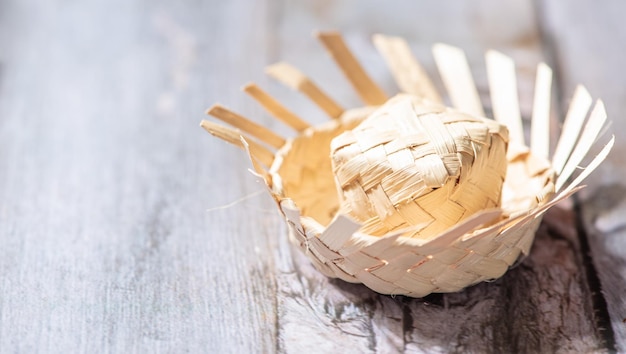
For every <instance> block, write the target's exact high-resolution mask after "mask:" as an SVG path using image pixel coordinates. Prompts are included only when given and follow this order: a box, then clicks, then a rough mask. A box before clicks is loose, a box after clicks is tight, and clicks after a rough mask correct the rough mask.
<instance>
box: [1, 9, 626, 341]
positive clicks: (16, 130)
mask: <svg viewBox="0 0 626 354" xmlns="http://www.w3.org/2000/svg"><path fill="white" fill-rule="evenodd" d="M624 14H626V2H623V1H620V0H614V1H604V2H597V1H591V0H573V1H557V0H551V1H535V2H532V1H525V0H516V1H507V2H504V1H498V0H481V1H472V2H457V1H438V2H406V1H399V0H398V1H385V2H381V1H375V0H368V1H348V0H345V1H267V0H265V1H252V0H250V1H246V0H233V1H204V2H201V1H164V0H154V1H153V0H137V1H126V0H106V1H105V0H94V1H89V2H79V1H61V0H4V1H0V352H3V353H17V352H22V353H35V352H54V353H56V352H58V353H69V352H84V353H98V352H119V353H130V352H147V353H152V352H191V353H196V352H215V353H255V352H286V353H305V352H306V353H308V352H336V353H351V352H353V353H367V352H381V353H393V352H403V351H404V352H427V353H432V352H486V353H487V352H494V353H504V352H612V351H618V352H626V179H625V177H626V163H625V160H624V156H625V154H626V145H625V142H626V133H625V131H626V119H624V115H625V114H626V71H625V67H626V66H625V63H626V45H625V44H626V26H625V25H624V23H623V21H624ZM315 29H337V30H340V31H342V32H343V33H344V35H345V38H346V41H347V42H348V44H349V46H350V47H351V48H352V49H354V51H355V52H356V53H357V54H358V56H359V58H360V59H362V61H363V64H364V66H365V68H366V69H367V71H368V72H369V73H370V74H371V75H372V76H373V77H374V78H375V79H376V80H377V81H378V82H380V83H382V85H383V87H384V88H385V90H387V91H388V92H390V93H392V92H394V91H395V90H397V89H396V88H395V87H394V84H393V82H392V80H391V75H390V74H389V72H388V70H387V68H386V67H385V65H384V63H383V60H382V58H381V57H380V55H378V54H377V53H376V52H375V49H374V47H373V46H372V44H371V42H370V37H371V35H372V34H374V33H378V32H380V33H386V34H392V35H400V36H403V37H405V38H406V39H407V40H408V41H409V43H410V45H411V48H412V50H413V51H414V53H415V55H416V56H417V57H418V58H420V60H421V61H422V63H423V64H424V66H425V67H426V69H427V70H428V71H429V72H430V73H435V65H434V62H433V59H432V55H431V54H430V46H431V45H432V44H433V43H435V42H439V41H441V42H446V43H450V44H453V45H456V46H459V47H461V48H463V49H465V50H466V52H467V55H468V57H469V59H470V65H471V67H472V70H473V71H474V72H475V76H476V81H477V84H478V86H479V88H480V91H481V94H484V95H487V89H486V82H487V80H486V75H485V69H484V57H483V52H484V51H485V50H486V49H489V48H495V49H498V50H500V51H502V52H504V53H506V54H508V55H510V56H512V57H513V58H514V59H515V61H516V63H517V65H518V69H519V72H520V77H519V80H520V88H521V91H520V96H521V101H522V108H523V109H524V114H526V115H528V113H529V110H530V99H531V97H532V91H533V88H532V83H533V80H534V74H535V66H536V65H537V63H538V62H540V61H546V62H547V63H549V64H550V65H551V66H552V67H553V68H554V69H555V74H556V82H555V86H556V87H555V93H556V99H555V101H554V102H553V103H554V113H555V114H559V115H560V116H562V114H563V111H564V110H565V109H566V107H567V104H568V100H569V97H571V94H572V93H573V91H574V88H575V86H576V84H578V83H583V84H585V85H586V87H587V88H588V89H589V91H590V92H591V94H592V95H593V97H594V98H597V97H601V98H602V99H603V100H604V102H605V104H606V107H607V110H608V113H609V117H610V118H611V119H612V120H613V130H614V132H615V134H616V136H617V144H616V147H615V149H614V152H613V154H612V155H611V156H610V157H609V159H608V160H607V162H606V164H605V165H604V166H603V167H602V168H601V169H600V170H599V171H597V172H596V173H595V174H594V175H593V176H592V177H591V178H590V179H589V180H588V184H589V187H588V188H587V189H586V190H585V191H584V192H583V193H581V194H580V195H579V196H578V198H577V199H576V200H575V203H570V204H565V205H564V206H562V207H561V208H557V209H554V210H553V211H551V212H550V213H549V214H548V215H547V216H546V218H545V221H544V223H543V224H542V226H541V228H540V230H539V233H538V237H537V239H536V242H535V244H534V246H533V249H532V253H531V255H530V256H529V257H528V258H526V259H525V260H524V261H523V262H522V263H521V264H520V265H519V266H518V267H516V268H514V269H512V270H511V271H509V272H508V273H507V274H506V275H505V276H504V277H503V278H501V279H499V280H497V281H494V282H491V283H483V284H479V285H476V286H473V287H471V288H469V289H467V290H465V291H462V292H460V293H454V294H445V295H441V294H435V295H430V296H428V297H426V298H423V299H411V298H405V297H402V296H398V297H390V296H382V295H378V294H376V293H373V292H372V291H370V290H368V289H367V288H365V287H364V286H361V285H353V284H347V283H344V282H341V281H337V280H333V279H328V278H326V277H324V276H321V275H320V274H318V273H317V272H316V271H315V270H314V269H313V268H312V266H311V265H310V264H309V262H308V260H307V259H306V258H305V257H304V256H303V255H301V254H300V253H299V252H297V251H296V250H295V249H292V248H291V247H290V246H289V244H288V242H287V236H286V228H285V226H284V225H283V224H282V223H281V219H280V217H279V216H278V214H277V211H276V210H275V207H274V206H273V205H272V201H271V200H270V197H269V196H268V195H266V194H264V193H259V192H258V191H259V190H262V188H261V186H260V185H259V184H258V183H257V181H256V180H255V179H254V178H253V177H252V176H251V175H250V174H249V173H247V172H246V169H247V168H248V161H247V159H246V157H245V155H244V153H242V152H241V151H240V150H238V149H236V148H234V147H231V146H228V145H226V144H224V143H222V142H220V141H218V140H216V139H213V138H211V137H209V136H208V135H207V134H206V133H205V132H204V131H203V130H202V129H200V128H199V127H198V123H199V121H200V120H201V119H203V118H204V115H203V112H204V110H205V109H206V108H208V107H209V106H210V105H211V104H212V103H213V102H216V101H219V102H221V103H223V104H225V105H228V106H230V107H235V108H236V109H237V110H238V111H239V112H241V113H244V114H246V115H247V116H249V117H253V118H254V119H255V120H256V121H258V122H261V123H263V124H266V125H269V126H272V127H275V128H276V129H279V130H280V129H283V128H281V127H279V126H278V125H279V124H278V123H276V122H274V121H273V120H272V119H271V118H270V117H269V116H268V115H267V114H265V113H264V112H263V111H262V109H261V108H259V107H258V106H257V105H256V104H255V103H254V102H253V101H252V100H251V99H250V98H249V97H246V95H245V94H243V93H241V92H240V91H239V88H240V87H241V85H243V84H244V83H246V82H248V81H251V80H253V81H256V82H258V83H259V84H261V85H262V86H263V87H265V88H267V89H268V90H269V91H271V92H272V94H273V95H274V96H276V97H278V98H280V99H282V100H284V101H285V102H288V105H289V107H291V108H293V109H294V110H297V111H298V113H300V114H301V115H302V116H304V117H306V118H307V120H309V121H310V122H321V121H323V120H324V119H325V118H324V117H323V114H322V112H320V111H319V110H318V109H317V108H316V107H313V106H312V105H311V103H309V102H307V101H305V100H304V99H303V98H302V97H300V96H298V95H296V94H294V93H293V92H291V91H289V90H288V89H285V88H284V87H281V86H279V85H278V84H276V83H274V82H271V81H270V80H268V79H267V78H266V77H264V76H263V67H264V66H265V65H267V64H271V63H273V62H275V61H277V60H279V59H286V60H288V61H290V62H292V63H295V64H297V65H298V66H299V67H300V68H302V69H303V70H304V71H306V72H307V73H309V74H311V76H314V77H315V78H316V79H317V81H318V82H319V83H320V85H321V86H322V87H324V88H325V89H326V90H327V91H328V92H329V93H331V94H332V95H333V96H334V97H337V98H338V100H339V101H340V102H341V103H342V104H343V105H345V106H356V105H357V104H358V101H357V98H356V97H355V95H354V94H353V93H352V91H351V90H350V89H349V86H348V84H347V82H346V81H345V80H343V78H342V77H341V73H340V72H339V71H338V69H337V68H336V67H335V66H334V64H333V63H332V61H331V59H330V58H329V57H328V55H327V54H326V53H325V51H324V50H323V49H322V47H321V46H320V44H319V43H318V42H317V41H315V40H314V39H313V38H311V32H312V31H313V30H315ZM437 84H438V85H441V84H440V82H439V81H438V82H437ZM232 205H236V207H235V206H232Z"/></svg>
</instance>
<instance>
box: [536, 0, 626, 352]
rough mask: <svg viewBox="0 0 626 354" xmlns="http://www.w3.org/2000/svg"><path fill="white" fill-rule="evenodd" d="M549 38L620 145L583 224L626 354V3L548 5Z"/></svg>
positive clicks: (591, 192)
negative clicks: (601, 109) (599, 106)
mask: <svg viewBox="0 0 626 354" xmlns="http://www.w3.org/2000/svg"><path fill="white" fill-rule="evenodd" d="M544 5H545V6H544V10H545V11H544V16H545V21H544V22H545V23H546V24H547V26H546V32H547V35H548V36H550V37H551V38H552V44H553V48H552V50H553V51H554V56H555V58H556V59H557V61H558V63H559V67H560V68H561V72H562V87H563V91H564V92H565V93H568V94H571V92H572V91H573V90H574V85H576V84H577V83H584V84H585V85H586V86H587V87H588V89H589V91H590V93H591V94H592V95H593V97H595V98H598V97H599V98H602V100H603V101H604V102H605V105H606V109H607V112H608V115H609V118H611V119H612V120H613V127H612V133H614V134H615V136H616V146H615V148H614V150H613V153H612V154H611V155H610V156H609V157H608V159H607V162H606V163H605V164H604V165H603V166H601V167H600V170H599V171H598V172H597V173H595V174H593V175H592V176H591V178H590V179H589V182H588V184H589V188H588V190H587V191H584V193H582V195H583V198H582V200H583V204H582V211H583V219H584V224H585V227H586V229H587V233H588V240H589V245H590V252H591V256H592V258H593V262H594V264H595V266H596V268H597V271H598V278H599V280H600V283H601V287H602V294H603V295H604V299H605V300H606V302H607V305H608V306H607V307H608V310H609V314H610V317H611V325H612V330H613V333H614V338H615V343H616V349H617V350H619V351H620V352H626V295H625V294H626V228H625V227H626V219H625V218H624V215H626V182H625V181H624V176H625V175H626V163H624V154H625V153H626V145H625V143H626V120H625V119H624V112H626V86H625V85H624V82H626V74H625V71H624V63H626V50H625V49H624V45H623V43H624V41H625V40H626V28H624V25H623V21H624V13H626V3H624V2H623V1H607V2H603V3H602V5H601V6H599V4H598V3H597V2H593V1H585V0H577V1H573V2H569V3H568V4H565V3H560V2H546V3H545V4H544Z"/></svg>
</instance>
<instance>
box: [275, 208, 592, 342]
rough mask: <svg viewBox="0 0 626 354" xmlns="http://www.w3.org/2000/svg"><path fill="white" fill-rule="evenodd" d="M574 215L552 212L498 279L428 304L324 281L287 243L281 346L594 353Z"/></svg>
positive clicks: (280, 281) (427, 300) (282, 254)
mask: <svg viewBox="0 0 626 354" xmlns="http://www.w3.org/2000/svg"><path fill="white" fill-rule="evenodd" d="M580 251H581V250H580V247H579V245H578V241H577V232H576V229H575V226H574V214H573V213H572V212H571V211H564V210H562V209H554V210H551V211H550V212H549V213H548V215H547V216H546V222H545V223H544V224H542V226H541V227H540V230H539V233H538V237H537V240H536V242H535V245H534V246H533V249H532V252H531V254H530V256H529V257H528V258H527V259H525V260H524V261H523V262H522V263H521V264H520V265H519V266H518V267H517V268H515V269H513V270H510V271H509V273H507V275H505V276H504V277H503V278H501V279H499V280H497V281H495V282H493V283H483V284H479V285H476V286H474V287H471V288H469V289H466V290H465V291H462V292H459V293H454V294H443V295H441V294H435V295H430V296H428V297H426V298H424V299H410V298H405V297H402V296H398V297H389V296H383V295H377V294H375V293H373V292H371V291H370V290H368V289H367V288H365V287H363V286H361V285H354V284H348V283H345V282H342V281H339V280H331V279H328V278H326V277H324V276H321V275H320V274H319V273H318V272H317V271H316V270H315V269H313V267H312V266H311V265H310V264H309V262H308V260H307V259H306V258H304V256H302V255H301V254H300V253H299V251H297V250H295V249H294V250H293V252H294V253H293V254H291V253H290V250H289V249H285V248H284V247H281V249H280V251H279V257H281V258H283V262H282V264H281V266H279V273H278V280H277V282H278V298H279V301H278V311H279V312H278V331H279V332H278V337H279V348H281V350H282V351H284V352H287V353H297V352H309V351H312V350H322V351H324V350H325V351H330V350H331V349H332V351H335V352H349V353H350V352H354V353H363V352H381V353H389V352H403V351H406V352H427V353H439V352H441V353H448V352H475V353H512V352H521V353H527V352H531V353H534V352H537V353H548V352H565V353H567V352H592V351H601V350H602V341H601V338H600V335H599V334H598V329H597V327H596V324H595V322H594V319H593V309H592V308H590V304H589V302H588V299H589V297H590V296H591V295H590V290H589V288H588V287H587V285H586V278H585V275H584V272H581V269H580V259H579V258H580V257H579V256H580Z"/></svg>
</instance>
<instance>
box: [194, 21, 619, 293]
mask: <svg viewBox="0 0 626 354" xmlns="http://www.w3.org/2000/svg"><path fill="white" fill-rule="evenodd" d="M321 37H322V40H323V42H324V43H325V45H326V47H327V48H328V49H329V51H330V52H331V54H332V55H333V57H334V58H335V59H336V61H337V63H338V64H339V66H340V67H341V68H342V69H343V70H344V72H345V73H346V76H348V78H349V79H350V81H351V82H352V83H353V84H354V85H355V86H356V87H355V89H356V91H357V93H358V94H359V95H360V96H362V97H363V99H364V101H365V102H367V103H373V102H379V101H382V96H381V95H380V92H378V89H377V87H378V86H376V85H375V84H374V83H373V81H371V79H369V77H368V76H367V75H366V74H365V72H364V71H363V70H362V67H361V66H360V64H358V62H356V59H355V57H354V56H353V55H352V54H351V53H350V52H349V51H348V48H347V46H346V44H345V43H344V42H343V40H342V39H341V38H340V37H339V36H338V35H337V34H335V33H331V34H322V35H321ZM374 38H375V39H374V40H375V42H376V46H377V47H378V48H379V50H380V52H381V53H382V54H383V56H384V57H385V60H386V61H387V63H388V65H389V67H390V69H391V71H392V73H393V75H394V77H395V78H396V81H397V82H398V86H399V87H400V88H401V89H402V90H403V91H405V93H401V94H399V95H397V96H395V97H393V98H391V99H389V100H387V101H386V102H384V103H383V102H379V103H380V104H378V103H377V106H373V107H369V106H368V107H362V108H357V109H350V110H347V111H345V112H344V111H343V109H342V108H341V107H339V106H338V105H337V104H336V103H334V101H333V100H332V99H331V98H330V97H328V96H327V95H326V94H324V93H323V92H322V91H321V90H319V88H317V86H316V85H314V84H313V83H312V81H311V80H310V79H309V78H307V77H306V76H304V75H303V74H302V73H301V72H299V71H298V70H297V69H295V68H293V67H292V66H290V65H288V64H284V63H283V64H277V65H274V66H271V67H270V68H269V69H268V72H269V73H270V75H272V76H274V77H275V78H277V79H278V80H279V81H282V82H284V83H286V84H287V85H288V86H290V87H293V88H294V89H296V90H299V91H301V92H303V93H304V94H305V95H307V96H309V98H311V99H312V100H313V101H314V102H316V103H317V104H318V105H319V106H320V107H321V108H322V109H323V110H324V111H326V112H327V113H328V114H329V115H330V116H331V117H333V118H335V119H333V120H331V121H328V122H327V123H325V124H321V125H317V126H312V127H306V128H305V125H306V126H308V124H306V123H304V122H303V121H298V120H299V118H298V120H295V119H294V117H297V116H296V115H295V114H293V115H291V114H285V110H283V108H284V107H282V105H280V104H278V103H277V102H274V100H273V99H271V97H270V96H269V94H266V93H265V92H263V91H261V90H260V89H258V87H256V86H254V85H249V86H247V87H246V92H248V93H250V94H251V95H252V96H253V97H254V98H255V99H257V100H258V101H259V102H260V103H261V104H262V105H263V106H264V107H265V108H266V109H268V111H270V112H271V113H272V114H273V115H274V116H276V117H277V118H279V119H281V120H283V121H285V122H286V123H287V124H289V125H291V126H292V127H294V128H295V129H296V130H297V131H298V132H299V134H298V135H297V136H295V137H293V138H290V139H286V140H284V139H283V138H282V137H280V136H278V135H276V134H273V133H271V131H269V132H268V131H266V130H264V129H259V126H258V125H257V124H255V123H252V122H251V121H250V120H248V119H246V118H243V117H241V116H239V115H237V114H235V113H233V112H231V111H228V110H226V109H224V108H223V107H221V106H216V107H217V108H215V107H214V109H212V110H211V112H212V114H214V115H215V116H217V117H218V118H219V119H222V120H224V121H225V122H227V123H228V124H231V125H232V126H234V127H235V128H238V129H241V130H242V131H245V132H247V133H248V134H249V135H250V136H244V135H243V134H242V133H240V131H239V130H238V129H231V128H227V127H223V126H220V125H217V124H215V123H211V122H208V121H203V122H202V126H203V127H204V128H205V129H206V130H207V131H209V132H210V133H211V134H213V135H215V136H217V137H218V138H221V139H223V140H226V141H228V142H230V143H233V144H235V145H237V146H239V147H243V148H244V149H246V151H248V153H249V156H250V158H251V160H252V163H253V166H254V170H255V171H256V173H257V174H258V175H259V176H260V177H261V178H262V179H263V180H264V181H265V183H266V184H267V186H268V188H269V190H270V191H271V194H272V196H273V198H274V199H275V200H276V202H277V205H278V207H279V209H280V211H281V214H282V215H283V217H284V220H285V222H286V225H287V228H288V230H289V239H290V241H291V242H292V243H293V244H294V245H296V246H297V247H298V248H300V249H301V250H302V251H303V252H304V254H306V256H307V257H308V258H309V259H310V260H311V262H312V263H313V264H314V265H315V267H316V268H317V269H319V271H320V272H322V273H323V274H326V275H327V276H329V277H336V278H340V279H343V280H345V281H348V282H355V283H363V284H365V285H366V286H368V287H369V288H371V289H373V290H374V291H377V292H380V293H383V294H402V295H407V296H413V297H421V296H425V295H428V294H430V293H432V292H452V291H459V290H461V289H463V288H464V287H467V286H469V285H472V284H475V283H477V282H481V281H486V280H492V279H496V278H498V277H501V276H502V275H503V274H504V273H505V272H506V270H507V269H508V268H509V267H511V266H512V265H513V264H515V263H516V262H517V261H518V260H519V258H520V256H524V255H527V254H528V253H529V252H530V248H531V245H532V242H533V239H534V236H535V231H536V229H537V227H538V226H539V224H540V222H541V219H542V216H543V215H544V213H545V212H546V210H548V208H550V207H552V206H553V205H555V204H556V203H558V202H559V201H561V200H563V199H565V198H567V197H569V196H570V195H572V194H573V193H575V192H577V191H578V190H580V189H581V188H582V187H579V184H580V183H581V182H582V181H583V180H584V179H585V178H586V177H587V176H588V175H589V174H590V173H591V172H592V171H593V170H594V169H595V168H596V167H598V166H599V165H600V163H601V162H602V161H603V160H604V159H605V158H606V157H607V155H608V154H609V152H610V150H611V148H612V147H613V144H614V142H615V138H614V137H612V138H611V139H610V140H609V142H608V143H607V144H606V145H604V147H603V148H602V149H601V151H600V153H599V154H598V155H596V156H595V157H593V159H591V162H589V163H588V165H587V167H585V168H580V167H579V165H580V164H581V163H583V162H584V161H585V159H586V157H587V154H588V151H589V150H591V149H593V147H594V145H595V144H596V142H597V140H598V139H599V136H601V135H602V130H603V127H604V126H605V125H606V124H605V123H606V119H607V116H606V111H605V110H604V105H603V104H602V101H598V102H597V103H596V106H595V107H594V109H593V112H592V113H591V115H590V117H589V119H585V118H586V115H587V111H588V110H589V108H590V106H591V103H592V101H591V96H590V95H589V93H588V92H587V91H586V90H585V89H584V88H583V87H582V86H579V87H578V88H577V90H576V93H575V95H574V98H573V100H572V103H571V105H570V109H569V111H568V113H567V118H566V120H565V123H564V126H563V131H562V134H561V138H560V139H559V142H558V144H557V148H556V151H555V154H554V156H553V159H552V161H550V160H548V159H547V158H548V157H549V146H550V140H549V134H548V133H547V129H546V127H549V122H548V120H549V118H550V116H549V112H550V108H549V107H550V87H551V80H552V72H551V70H550V69H549V68H548V67H547V66H546V65H545V64H540V65H539V67H538V70H537V83H536V86H535V104H534V106H533V116H532V124H533V127H531V130H530V131H531V134H532V136H531V139H530V140H531V142H532V150H531V149H530V148H528V147H526V146H525V144H524V136H523V134H522V133H523V130H522V128H523V127H522V122H521V115H520V112H519V102H518V98H517V88H516V84H515V80H516V79H515V70H514V65H513V61H512V60H511V59H510V58H508V57H506V56H505V55H504V54H502V53H498V52H493V51H492V52H489V53H488V54H487V65H488V75H489V79H488V81H489V87H490V91H491V101H492V102H491V103H492V105H493V108H494V114H495V115H496V118H497V119H498V122H496V121H494V120H490V119H486V118H483V116H484V109H483V106H482V104H481V102H480V99H479V96H478V91H477V90H476V87H475V85H474V82H473V78H472V76H471V73H470V71H469V65H468V63H467V60H466V58H465V54H464V53H463V52H462V51H461V50H460V49H458V48H455V47H451V46H447V45H442V44H438V45H436V46H435V48H434V54H435V61H436V64H437V67H438V68H439V71H440V73H441V76H442V79H443V81H444V84H445V86H446V88H447V90H448V93H449V96H450V98H451V101H452V103H453V105H454V106H455V107H456V109H452V108H447V107H444V106H442V105H441V103H440V102H441V100H440V99H439V97H440V96H439V95H438V94H436V93H435V94H434V93H433V92H431V90H432V87H433V86H432V82H431V81H430V79H428V78H427V77H426V76H425V74H423V72H422V70H421V68H420V67H419V64H417V61H415V60H414V58H412V55H411V54H410V50H409V49H408V45H407V44H406V42H404V41H403V40H401V39H397V38H391V37H382V36H375V37H374ZM354 68H356V69H354ZM403 74H405V75H403ZM377 92H378V93H377ZM507 128H508V129H507ZM508 131H510V132H511V141H510V142H509V140H508V139H509V138H508ZM254 138H257V139H259V140H260V141H262V142H263V143H267V144H268V145H270V146H275V147H278V145H281V146H280V147H279V149H278V150H277V151H276V153H274V152H272V151H271V150H269V149H268V148H266V147H265V146H264V145H263V144H262V143H258V142H256V141H255V140H254ZM279 139H280V140H279ZM507 142H508V144H507ZM279 143H280V144H279ZM500 187H501V188H500Z"/></svg>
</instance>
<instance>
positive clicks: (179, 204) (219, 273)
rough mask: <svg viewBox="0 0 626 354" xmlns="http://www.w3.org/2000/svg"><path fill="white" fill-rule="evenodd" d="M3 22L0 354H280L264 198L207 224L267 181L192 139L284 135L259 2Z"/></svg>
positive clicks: (122, 8)
mask: <svg viewBox="0 0 626 354" xmlns="http://www.w3.org/2000/svg"><path fill="white" fill-rule="evenodd" d="M0 8H1V10H0V26H1V30H0V72H1V75H0V76H1V78H0V80H1V82H0V85H1V89H0V205H1V206H0V210H1V211H0V352H6V353H14V352H33V353H34V352H48V353H71V352H84V353H98V352H118V353H132V352H191V353H201V352H207V351H208V352H220V353H228V352H238V353H252V352H273V351H275V349H276V347H275V346H276V344H275V343H276V341H275V331H274V330H273V329H274V328H275V315H274V313H275V303H274V299H275V296H274V283H273V282H272V280H271V279H272V276H271V274H272V269H273V265H272V260H271V258H270V257H267V255H268V254H270V252H271V250H272V249H273V245H274V244H275V239H276V236H275V235H276V234H277V230H278V228H277V224H276V222H275V220H276V219H275V218H273V217H268V212H267V210H268V209H269V207H271V202H270V198H268V197H264V198H262V197H260V196H255V197H252V198H249V199H247V200H245V201H243V202H241V203H239V206H238V207H237V208H223V209H217V210H212V211H207V209H210V208H212V207H216V206H220V205H225V204H228V203H230V202H233V201H235V200H237V199H239V198H240V197H243V196H246V195H250V194H252V193H254V192H255V191H256V188H257V187H258V183H256V181H255V180H254V178H253V177H252V176H251V175H250V174H249V173H247V172H246V170H247V169H248V168H249V167H250V165H249V162H248V161H247V157H246V156H245V153H244V152H242V151H240V150H239V149H237V148H235V147H232V146H229V145H227V144H224V143H223V142H221V141H218V140H217V139H213V138H211V137H210V136H209V135H208V134H207V133H206V132H204V131H203V130H202V129H201V128H199V127H198V123H199V122H200V120H201V119H204V118H205V116H204V114H203V112H204V110H205V109H207V108H208V107H209V106H210V105H211V104H212V103H213V102H215V101H217V100H219V101H220V102H223V103H224V104H227V105H229V106H232V107H237V108H238V109H240V110H241V111H242V113H243V114H246V115H249V116H250V117H254V118H255V120H257V122H261V123H263V124H273V122H272V121H271V120H270V119H269V118H266V116H264V115H262V114H260V113H261V110H260V108H257V105H256V104H255V103H254V102H253V101H252V100H250V99H249V98H247V97H246V96H245V94H243V93H241V92H240V90H239V87H240V86H241V84H243V83H245V82H246V81H248V80H251V79H256V80H257V81H262V80H263V74H262V68H263V67H264V65H266V64H267V56H268V55H269V54H268V53H269V49H268V48H271V44H270V42H271V38H269V37H268V36H267V35H266V33H267V23H266V22H265V20H264V19H265V18H266V17H268V16H269V14H268V11H269V10H268V6H267V5H266V3H265V2H263V1H239V0H235V1H226V2H210V3H208V2H207V3H198V2H190V1H186V2H167V1H151V0H149V1H132V2H128V1H108V0H107V1H90V2H65V1H39V0H26V1H22V0H19V1H3V2H2V4H0ZM264 120H265V121H264ZM269 215H271V216H274V212H271V213H269ZM244 220H245V222H244ZM280 229H281V230H282V228H280ZM259 230H262V231H259Z"/></svg>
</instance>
